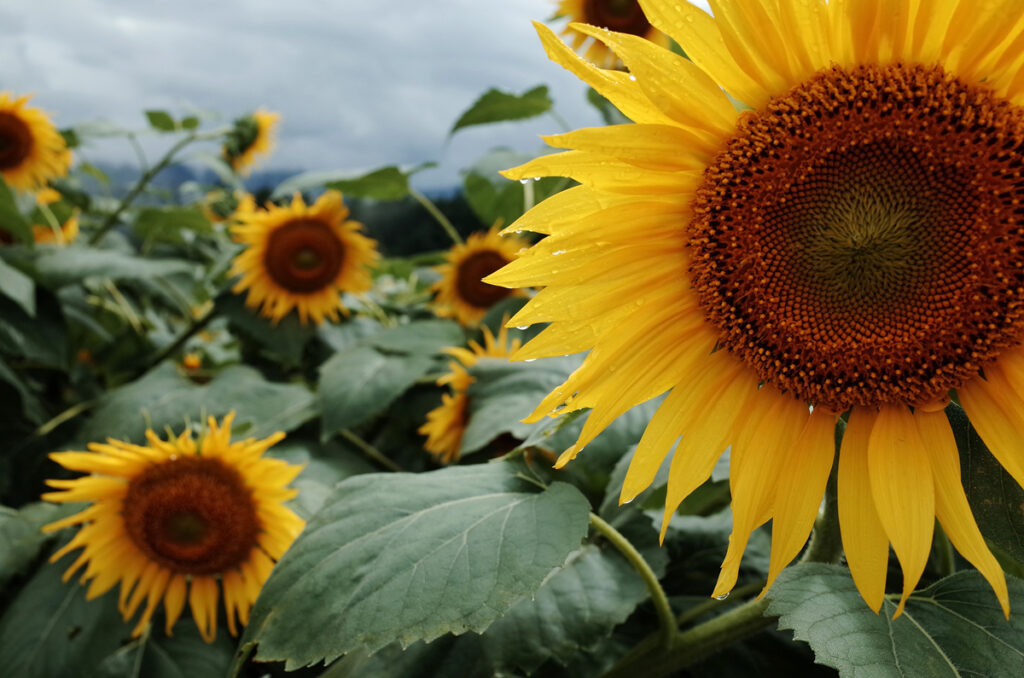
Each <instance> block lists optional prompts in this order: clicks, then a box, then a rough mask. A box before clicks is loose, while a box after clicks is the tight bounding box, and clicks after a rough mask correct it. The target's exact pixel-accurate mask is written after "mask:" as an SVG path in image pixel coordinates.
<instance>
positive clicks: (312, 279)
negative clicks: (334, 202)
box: [264, 219, 345, 293]
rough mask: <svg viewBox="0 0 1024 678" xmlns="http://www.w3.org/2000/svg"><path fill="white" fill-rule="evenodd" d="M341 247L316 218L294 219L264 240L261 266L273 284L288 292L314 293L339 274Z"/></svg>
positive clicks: (335, 235) (327, 228) (334, 236)
mask: <svg viewBox="0 0 1024 678" xmlns="http://www.w3.org/2000/svg"><path fill="white" fill-rule="evenodd" d="M344 258H345V246H344V245H343V244H342V242H341V240H340V239H338V236H337V234H335V232H334V230H333V229H332V228H331V227H330V226H329V225H327V224H326V223H324V222H322V221H319V220H317V219H295V220H293V221H289V222H287V223H285V224H284V225H282V226H281V227H279V228H278V229H276V230H275V231H274V232H272V233H271V234H270V237H269V238H268V239H267V249H266V254H265V255H264V264H265V265H266V268H267V273H269V274H270V277H271V278H273V280H274V282H276V283H277V284H278V285H280V286H281V287H283V288H284V289H286V290H288V291H289V292H297V293H309V292H318V291H320V290H322V289H324V288H325V287H327V286H328V285H329V284H330V283H331V282H333V281H334V279H335V278H337V277H338V273H339V272H340V271H341V265H342V262H343V261H344Z"/></svg>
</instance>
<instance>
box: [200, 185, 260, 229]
mask: <svg viewBox="0 0 1024 678" xmlns="http://www.w3.org/2000/svg"><path fill="white" fill-rule="evenodd" d="M199 209H200V210H201V211H202V212H203V216H205V217H206V218H207V219H209V220H210V221H211V222H213V223H215V224H219V223H221V222H232V221H237V220H239V219H240V218H241V217H242V216H244V215H246V214H248V213H249V212H253V211H255V210H256V199H255V198H254V197H253V195H252V194H251V193H245V192H242V191H234V192H230V191H225V190H224V189H220V188H218V189H215V190H212V191H210V192H209V193H207V194H206V195H205V196H204V197H203V199H202V200H201V201H200V202H199Z"/></svg>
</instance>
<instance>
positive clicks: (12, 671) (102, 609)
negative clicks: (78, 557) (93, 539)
mask: <svg viewBox="0 0 1024 678" xmlns="http://www.w3.org/2000/svg"><path fill="white" fill-rule="evenodd" d="M70 563H71V559H69V558H64V559H62V560H61V561H60V562H58V563H56V564H53V565H50V564H46V565H44V566H42V567H41V568H40V569H39V571H38V572H36V574H35V576H34V577H33V578H32V579H31V581H29V582H28V584H27V585H26V586H25V588H23V589H22V590H21V591H20V592H19V593H18V595H17V597H16V598H15V599H14V600H13V601H12V602H11V604H10V606H9V607H8V608H7V610H6V611H5V612H4V615H3V617H2V618H0V666H3V672H4V675H7V676H18V677H19V678H51V677H52V676H81V675H88V674H89V673H90V672H91V669H93V668H94V667H96V666H97V665H98V664H99V663H100V661H101V660H102V659H103V658H104V657H106V656H107V655H109V654H110V653H112V652H114V651H115V650H116V649H117V648H118V646H119V645H120V644H121V642H122V639H125V638H127V637H128V634H129V633H130V631H131V627H129V626H128V625H127V624H125V623H124V622H123V621H122V620H121V615H120V614H119V613H118V611H117V595H116V594H110V593H108V594H107V595H105V596H100V597H99V598H98V599H96V600H91V601H87V600H86V599H85V592H86V587H84V586H80V585H79V584H78V583H77V581H72V582H69V583H67V584H65V583H63V582H61V575H62V574H63V572H64V570H65V569H66V568H67V567H68V565H70Z"/></svg>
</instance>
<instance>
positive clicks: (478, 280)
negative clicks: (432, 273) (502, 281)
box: [455, 250, 512, 308]
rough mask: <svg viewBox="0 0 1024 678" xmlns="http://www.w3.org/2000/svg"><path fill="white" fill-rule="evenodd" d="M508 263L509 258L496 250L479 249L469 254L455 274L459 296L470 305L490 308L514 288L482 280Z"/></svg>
mask: <svg viewBox="0 0 1024 678" xmlns="http://www.w3.org/2000/svg"><path fill="white" fill-rule="evenodd" d="M507 263H508V259H506V258H505V257H504V256H502V255H501V253H500V252H496V251H494V250H479V251H477V252H473V253H472V254H470V255H469V256H467V257H466V258H465V259H463V260H462V262H460V263H459V268H458V271H457V272H456V274H455V289H456V291H457V292H458V294H459V298H460V299H461V300H462V301H464V302H466V303H467V304H469V305H470V306H476V307H477V308H490V307H491V306H493V305H494V304H496V303H497V302H499V301H501V300H502V299H504V298H505V297H507V296H508V295H509V294H511V293H512V290H510V289H507V288H504V287H498V286H497V285H490V284H488V283H485V282H484V281H483V280H482V278H486V277H487V276H489V275H490V274H492V273H494V272H495V271H497V270H498V269H499V268H501V267H502V266H504V265H505V264H507Z"/></svg>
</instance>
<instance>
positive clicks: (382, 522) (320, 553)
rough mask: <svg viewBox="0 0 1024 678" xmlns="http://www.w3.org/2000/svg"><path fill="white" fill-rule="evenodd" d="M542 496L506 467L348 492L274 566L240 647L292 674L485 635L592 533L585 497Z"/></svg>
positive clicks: (354, 481) (396, 480)
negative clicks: (450, 636)
mask: <svg viewBox="0 0 1024 678" xmlns="http://www.w3.org/2000/svg"><path fill="white" fill-rule="evenodd" d="M536 490H537V488H536V486H534V485H533V484H531V483H528V482H526V481H525V480H522V479H520V478H519V477H518V473H517V467H516V466H515V465H513V464H507V463H496V464H484V465H477V466H468V467H457V468H456V467H453V468H446V469H442V470H439V471H433V472H430V473H421V474H404V473H403V474H387V475H385V474H369V475H362V476H357V477H355V478H350V479H348V480H346V481H344V482H342V483H341V484H340V485H338V487H337V489H336V490H335V492H334V494H333V496H332V497H331V498H330V499H329V500H328V501H327V503H326V504H325V505H324V508H323V509H322V510H321V511H320V513H318V514H317V515H316V516H315V517H314V518H313V519H312V520H311V521H310V522H309V524H308V525H307V526H306V529H305V531H304V532H303V533H302V534H301V535H300V536H299V538H298V539H297V540H296V542H295V543H294V544H293V545H292V547H291V548H290V549H289V550H288V552H287V553H286V554H285V556H284V558H282V559H281V561H280V562H279V563H278V564H277V566H276V567H275V568H274V571H273V573H272V574H271V576H270V579H269V580H268V581H267V583H266V585H265V586H264V587H263V591H262V593H261V594H260V598H259V600H258V601H257V602H256V606H255V607H254V608H253V611H252V618H251V620H250V623H249V627H248V628H247V629H246V633H245V636H244V637H243V639H242V643H243V645H244V644H245V643H246V642H247V641H248V642H255V643H258V644H259V650H258V655H257V659H260V660H285V661H286V662H287V664H286V668H287V669H289V670H290V669H293V668H296V667H299V666H304V665H309V664H312V663H314V662H318V661H321V660H323V659H326V660H327V661H330V660H333V659H334V658H336V657H338V656H340V655H342V654H344V653H346V652H350V651H352V650H355V649H357V648H361V647H362V648H366V649H368V650H369V651H370V652H373V651H375V650H377V649H379V648H381V647H384V646H385V645H387V644H389V643H391V642H394V641H396V640H397V641H401V642H402V643H404V644H408V643H411V642H414V641H416V640H424V641H430V640H433V639H434V638H437V637H438V636H441V635H443V634H445V633H456V634H461V633H465V632H466V631H476V632H480V631H483V630H484V629H486V628H487V627H488V626H490V625H491V624H492V623H493V622H494V621H495V620H496V619H498V618H499V617H500V616H501V615H502V614H504V613H505V612H506V611H507V610H508V609H510V608H511V607H512V606H513V605H514V604H515V603H516V602H517V601H518V600H520V599H522V598H523V597H524V596H529V595H532V594H534V593H536V592H537V590H538V589H539V588H540V587H541V584H542V583H543V581H544V580H545V578H546V577H548V576H549V575H550V574H551V573H552V571H554V570H555V569H556V568H558V567H560V566H562V565H563V564H564V563H565V561H566V558H567V557H568V556H569V554H570V553H572V552H573V551H574V550H576V549H578V548H579V544H580V540H581V539H582V538H583V537H584V536H585V535H586V532H587V524H588V514H589V504H588V503H587V501H586V499H585V498H584V497H583V496H582V495H581V494H580V493H579V491H578V490H576V489H575V488H574V487H572V486H571V485H567V484H564V483H555V484H553V485H551V486H550V487H549V488H547V489H546V490H544V491H541V492H538V491H536Z"/></svg>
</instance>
